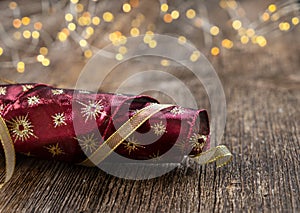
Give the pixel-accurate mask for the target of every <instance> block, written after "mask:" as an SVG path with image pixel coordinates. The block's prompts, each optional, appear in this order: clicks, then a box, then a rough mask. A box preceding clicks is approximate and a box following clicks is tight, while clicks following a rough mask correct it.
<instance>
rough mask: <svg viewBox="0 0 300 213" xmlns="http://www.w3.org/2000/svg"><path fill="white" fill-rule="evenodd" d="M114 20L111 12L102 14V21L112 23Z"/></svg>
mask: <svg viewBox="0 0 300 213" xmlns="http://www.w3.org/2000/svg"><path fill="white" fill-rule="evenodd" d="M113 19H114V15H113V14H112V13H111V12H105V13H103V20H104V21H105V22H112V21H113Z"/></svg>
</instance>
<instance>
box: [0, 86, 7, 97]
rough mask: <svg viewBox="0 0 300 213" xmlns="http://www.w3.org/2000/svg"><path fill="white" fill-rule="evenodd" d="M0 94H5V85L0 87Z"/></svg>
mask: <svg viewBox="0 0 300 213" xmlns="http://www.w3.org/2000/svg"><path fill="white" fill-rule="evenodd" d="M0 95H6V87H0Z"/></svg>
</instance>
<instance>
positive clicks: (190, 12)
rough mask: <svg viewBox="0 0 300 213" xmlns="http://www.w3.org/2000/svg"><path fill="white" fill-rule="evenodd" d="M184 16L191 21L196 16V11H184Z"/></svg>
mask: <svg viewBox="0 0 300 213" xmlns="http://www.w3.org/2000/svg"><path fill="white" fill-rule="evenodd" d="M185 15H186V17H187V18H188V19H193V18H195V16H196V11H195V10H193V9H189V10H187V11H186V13H185Z"/></svg>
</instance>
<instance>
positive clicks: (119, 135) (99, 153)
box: [79, 104, 173, 166]
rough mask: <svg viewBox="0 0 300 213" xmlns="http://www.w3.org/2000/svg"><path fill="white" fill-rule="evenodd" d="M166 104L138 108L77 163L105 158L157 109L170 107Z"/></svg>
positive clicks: (97, 161)
mask: <svg viewBox="0 0 300 213" xmlns="http://www.w3.org/2000/svg"><path fill="white" fill-rule="evenodd" d="M172 106H173V105H168V104H150V105H149V106H147V107H144V108H143V109H141V110H139V111H138V112H137V113H136V114H135V115H133V116H132V117H131V118H130V119H129V120H128V121H126V122H125V123H124V124H123V125H122V126H121V127H120V128H119V129H118V130H117V131H115V132H114V133H113V134H112V135H111V136H110V137H109V138H108V139H107V140H106V141H105V142H104V143H103V144H101V146H100V147H99V148H98V149H97V150H96V151H95V152H94V153H93V154H92V155H91V156H89V157H88V158H87V159H86V160H85V161H83V162H82V163H80V164H79V165H83V166H94V165H98V164H99V163H101V162H102V161H103V160H105V158H107V157H108V156H109V155H110V154H111V153H112V152H113V151H114V150H115V149H116V148H117V147H118V146H119V145H121V144H122V142H123V141H124V140H126V139H127V138H128V137H129V136H130V135H132V133H134V132H135V131H136V130H137V129H138V128H139V127H140V126H142V125H143V124H144V123H145V122H146V121H147V120H148V119H149V118H150V117H152V116H153V115H154V114H156V113H158V112H159V111H161V110H163V109H165V108H168V107H172Z"/></svg>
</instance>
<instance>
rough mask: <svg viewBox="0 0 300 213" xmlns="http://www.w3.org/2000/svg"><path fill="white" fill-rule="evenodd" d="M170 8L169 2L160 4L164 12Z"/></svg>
mask: <svg viewBox="0 0 300 213" xmlns="http://www.w3.org/2000/svg"><path fill="white" fill-rule="evenodd" d="M168 9H169V6H168V4H166V3H164V4H162V5H161V6H160V10H161V11H162V12H167V11H168Z"/></svg>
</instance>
